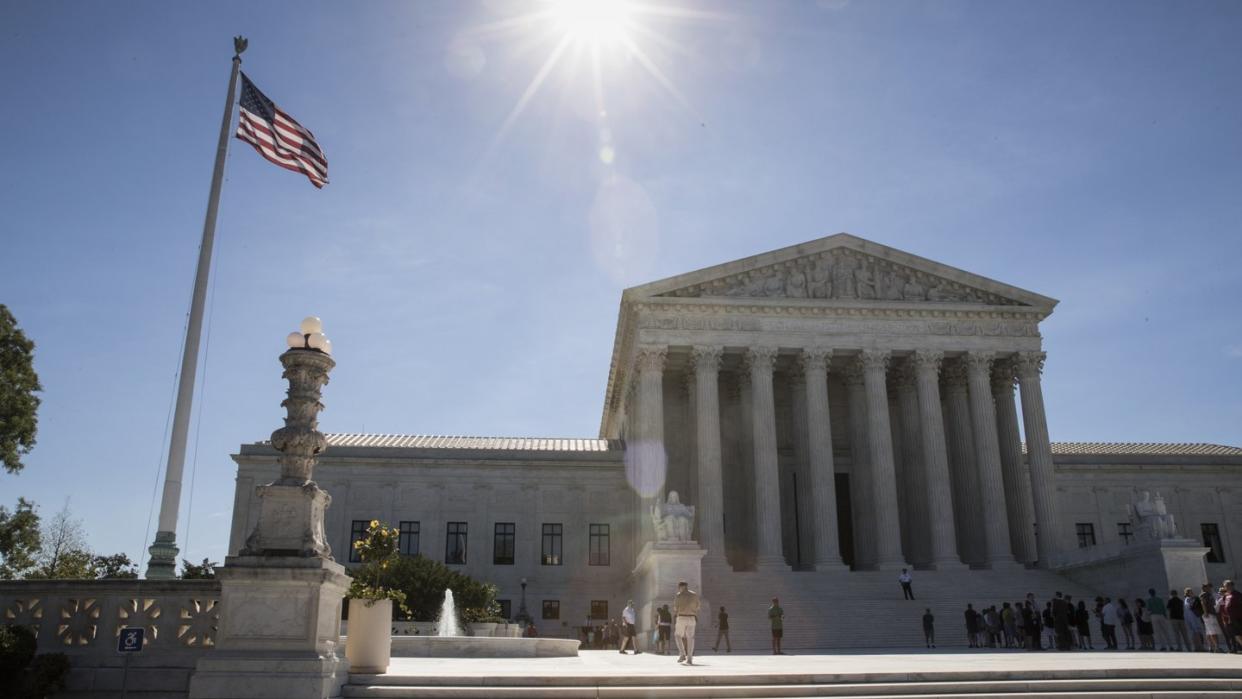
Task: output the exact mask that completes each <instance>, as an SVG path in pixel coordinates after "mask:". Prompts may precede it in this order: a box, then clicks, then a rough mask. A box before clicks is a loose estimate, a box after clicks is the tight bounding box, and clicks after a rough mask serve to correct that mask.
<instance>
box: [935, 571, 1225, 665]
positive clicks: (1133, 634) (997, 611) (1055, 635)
mask: <svg viewBox="0 0 1242 699" xmlns="http://www.w3.org/2000/svg"><path fill="white" fill-rule="evenodd" d="M1147 593H1148V597H1147V599H1142V598H1136V599H1134V600H1133V602H1128V601H1127V600H1125V599H1123V598H1118V599H1117V600H1115V601H1114V600H1112V599H1111V598H1109V597H1096V598H1095V600H1094V604H1093V605H1092V606H1090V607H1088V605H1087V603H1086V601H1085V600H1078V601H1077V602H1075V601H1074V599H1073V597H1072V596H1071V595H1064V594H1062V593H1060V592H1057V593H1056V595H1055V597H1054V598H1053V599H1052V600H1050V601H1048V602H1046V603H1044V605H1043V606H1042V607H1041V606H1040V605H1039V603H1038V602H1037V601H1036V600H1035V595H1034V594H1033V593H1028V594H1027V595H1026V599H1024V600H1022V601H1019V602H1015V603H1013V604H1010V603H1009V602H1003V603H1001V605H1000V607H999V608H998V607H997V606H996V605H992V606H989V607H987V608H985V609H983V610H982V611H979V610H976V609H975V608H974V605H973V604H967V605H966V610H965V612H964V617H965V622H966V641H967V645H968V646H969V647H971V648H1026V649H1027V650H1043V649H1045V648H1048V649H1052V648H1055V649H1057V650H1075V649H1076V650H1095V647H1096V646H1095V641H1094V639H1093V637H1092V632H1091V627H1092V624H1091V622H1092V621H1093V620H1094V621H1095V622H1096V625H1097V626H1098V628H1099V632H1100V633H1099V637H1100V639H1101V640H1102V641H1103V644H1104V645H1103V648H1102V649H1110V650H1119V649H1122V648H1121V641H1120V640H1119V639H1118V636H1117V632H1118V630H1120V632H1121V634H1122V638H1123V639H1124V642H1125V648H1124V650H1162V651H1175V650H1176V651H1206V652H1220V653H1229V652H1232V653H1242V592H1239V591H1237V590H1235V589H1234V584H1233V581H1232V580H1226V581H1225V583H1224V585H1223V586H1222V587H1220V588H1219V589H1216V588H1214V587H1213V585H1212V584H1211V583H1206V584H1204V585H1202V586H1201V588H1200V590H1199V591H1198V592H1196V591H1195V590H1193V589H1192V588H1189V587H1187V588H1185V589H1184V590H1183V591H1182V592H1181V593H1180V594H1179V593H1178V591H1177V590H1170V591H1169V597H1168V598H1167V599H1164V598H1162V597H1161V596H1160V595H1157V594H1156V591H1155V590H1154V589H1149V590H1148V591H1147ZM923 634H924V637H925V641H926V644H927V647H928V648H934V647H936V636H935V617H934V616H933V615H932V613H931V609H927V610H926V611H925V613H924V615H923Z"/></svg>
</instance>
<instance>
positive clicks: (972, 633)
mask: <svg viewBox="0 0 1242 699" xmlns="http://www.w3.org/2000/svg"><path fill="white" fill-rule="evenodd" d="M963 614H964V616H965V617H966V642H967V646H968V647H969V648H978V647H979V612H976V611H975V606H974V605H973V604H967V605H966V611H965V612H964V613H963Z"/></svg>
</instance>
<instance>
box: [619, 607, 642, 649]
mask: <svg viewBox="0 0 1242 699" xmlns="http://www.w3.org/2000/svg"><path fill="white" fill-rule="evenodd" d="M621 623H622V624H623V625H624V626H625V628H624V629H622V637H621V649H620V650H619V651H618V652H620V653H621V654H622V655H624V654H625V647H626V646H627V645H628V646H629V647H630V650H632V651H634V655H638V654H639V653H641V652H642V651H640V650H638V641H636V640H634V637H635V636H637V635H638V629H637V628H636V627H635V624H637V623H638V612H637V611H635V610H634V600H629V601H628V602H626V603H625V609H622V610H621Z"/></svg>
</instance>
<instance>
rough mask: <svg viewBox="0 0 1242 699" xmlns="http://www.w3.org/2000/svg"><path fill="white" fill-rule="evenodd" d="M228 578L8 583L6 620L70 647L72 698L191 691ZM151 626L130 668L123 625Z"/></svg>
mask: <svg viewBox="0 0 1242 699" xmlns="http://www.w3.org/2000/svg"><path fill="white" fill-rule="evenodd" d="M219 601H220V584H219V583H218V582H216V581H214V580H165V581H150V580H98V581H95V580H40V581H3V582H0V623H4V624H20V625H24V626H30V627H32V628H33V629H34V630H35V633H36V635H37V637H38V643H39V646H38V652H40V653H64V654H65V655H67V656H68V657H69V663H70V667H71V670H70V674H69V678H68V686H67V688H66V690H67V691H66V692H64V693H63V694H61V695H58V696H65V697H87V696H89V697H104V698H107V697H114V696H115V697H119V696H121V683H122V676H123V675H125V678H124V679H125V686H126V688H127V690H128V696H130V697H143V698H145V699H163V698H165V697H170V698H171V697H177V698H181V697H185V696H187V691H188V689H189V682H190V674H191V673H192V672H193V670H194V664H195V662H197V660H198V659H199V658H200V657H202V656H203V655H204V654H206V653H210V652H212V651H213V649H214V648H215V639H216V627H217V626H218V624H219V606H218V605H219ZM127 626H141V627H144V628H145V629H146V633H145V642H144V645H143V650H142V651H141V652H139V653H133V654H132V655H131V657H130V659H129V669H128V672H126V671H125V670H124V663H125V658H123V657H122V656H121V654H120V653H118V652H117V638H118V636H119V635H120V629H121V628H123V627H127Z"/></svg>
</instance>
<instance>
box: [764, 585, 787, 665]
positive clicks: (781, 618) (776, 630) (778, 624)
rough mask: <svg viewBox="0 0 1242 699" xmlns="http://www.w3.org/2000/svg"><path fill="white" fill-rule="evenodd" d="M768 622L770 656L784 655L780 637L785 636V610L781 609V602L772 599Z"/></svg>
mask: <svg viewBox="0 0 1242 699" xmlns="http://www.w3.org/2000/svg"><path fill="white" fill-rule="evenodd" d="M768 622H769V623H771V624H772V655H784V654H785V652H784V651H783V650H781V637H782V636H784V635H785V610H784V609H781V601H780V600H779V599H777V598H775V597H773V598H772V606H770V607H768Z"/></svg>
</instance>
